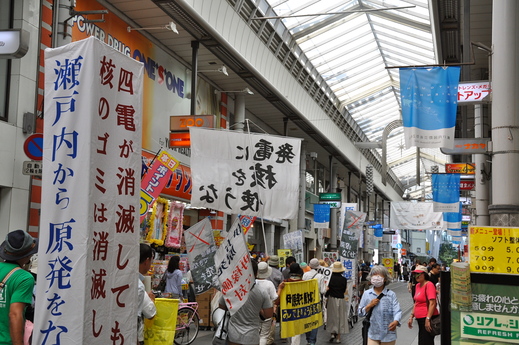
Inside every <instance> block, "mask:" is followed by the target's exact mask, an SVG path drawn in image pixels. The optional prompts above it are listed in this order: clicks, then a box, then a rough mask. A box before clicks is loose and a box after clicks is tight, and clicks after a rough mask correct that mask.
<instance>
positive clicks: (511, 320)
mask: <svg viewBox="0 0 519 345" xmlns="http://www.w3.org/2000/svg"><path fill="white" fill-rule="evenodd" d="M461 336H462V337H463V338H470V339H478V340H489V341H498V342H500V343H501V342H506V343H512V344H517V343H518V342H519V317H517V316H511V315H495V314H486V313H474V312H470V313H465V312H462V313H461Z"/></svg>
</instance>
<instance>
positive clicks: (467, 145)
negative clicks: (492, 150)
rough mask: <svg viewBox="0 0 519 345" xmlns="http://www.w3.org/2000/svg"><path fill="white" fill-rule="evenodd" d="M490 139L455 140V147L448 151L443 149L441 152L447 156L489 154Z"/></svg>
mask: <svg viewBox="0 0 519 345" xmlns="http://www.w3.org/2000/svg"><path fill="white" fill-rule="evenodd" d="M489 141H490V139H488V138H469V139H454V147H453V148H452V149H448V148H446V147H442V148H441V149H440V150H441V152H442V153H443V154H445V155H472V154H476V153H487V152H488V142H489Z"/></svg>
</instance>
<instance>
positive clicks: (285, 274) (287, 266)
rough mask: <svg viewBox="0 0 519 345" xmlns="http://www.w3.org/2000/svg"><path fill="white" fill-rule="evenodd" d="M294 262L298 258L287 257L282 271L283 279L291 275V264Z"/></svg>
mask: <svg viewBox="0 0 519 345" xmlns="http://www.w3.org/2000/svg"><path fill="white" fill-rule="evenodd" d="M294 262H296V258H295V257H293V256H288V257H287V258H286V259H285V267H284V269H283V271H281V273H283V280H287V279H288V277H289V276H290V265H292V264H293V263H294Z"/></svg>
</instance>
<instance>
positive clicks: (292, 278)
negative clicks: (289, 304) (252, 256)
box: [277, 262, 304, 345]
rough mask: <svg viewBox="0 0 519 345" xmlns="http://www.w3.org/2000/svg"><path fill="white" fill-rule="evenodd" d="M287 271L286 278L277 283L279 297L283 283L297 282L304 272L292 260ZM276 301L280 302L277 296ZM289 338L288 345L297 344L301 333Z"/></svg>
mask: <svg viewBox="0 0 519 345" xmlns="http://www.w3.org/2000/svg"><path fill="white" fill-rule="evenodd" d="M289 272H290V274H289V275H288V279H286V280H285V281H284V282H283V283H281V284H279V287H278V296H280V297H281V292H282V291H283V289H284V288H285V283H291V282H298V281H301V280H303V274H304V272H303V269H302V268H301V265H299V264H298V263H297V262H292V264H290V268H289ZM277 302H278V303H280V302H281V301H280V300H279V298H278V300H277ZM281 312H283V311H281ZM289 339H290V345H299V344H300V342H301V334H298V335H295V336H293V337H290V338H289Z"/></svg>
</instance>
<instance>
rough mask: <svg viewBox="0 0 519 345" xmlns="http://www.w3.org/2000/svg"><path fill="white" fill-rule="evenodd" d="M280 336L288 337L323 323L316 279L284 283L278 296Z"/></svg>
mask: <svg viewBox="0 0 519 345" xmlns="http://www.w3.org/2000/svg"><path fill="white" fill-rule="evenodd" d="M280 307H281V338H289V337H293V336H295V335H298V334H303V333H306V332H308V331H311V330H312V329H314V328H318V327H320V326H321V325H322V324H323V312H322V306H321V294H320V293H319V286H318V284H317V279H311V280H305V281H298V282H290V283H285V287H284V288H283V291H282V292H281V297H280Z"/></svg>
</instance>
